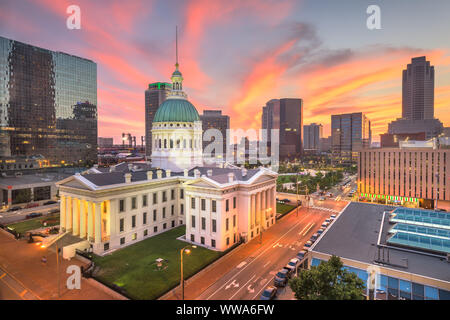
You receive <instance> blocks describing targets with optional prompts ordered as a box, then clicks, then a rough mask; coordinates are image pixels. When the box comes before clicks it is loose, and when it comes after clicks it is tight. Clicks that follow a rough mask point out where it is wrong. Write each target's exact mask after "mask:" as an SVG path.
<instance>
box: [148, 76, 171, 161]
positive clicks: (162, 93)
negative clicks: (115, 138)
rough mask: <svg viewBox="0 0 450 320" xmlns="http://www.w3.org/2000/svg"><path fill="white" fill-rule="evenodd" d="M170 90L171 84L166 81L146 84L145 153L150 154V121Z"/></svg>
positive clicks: (151, 121)
mask: <svg viewBox="0 0 450 320" xmlns="http://www.w3.org/2000/svg"><path fill="white" fill-rule="evenodd" d="M170 91H172V84H171V83H167V82H155V83H150V84H149V85H148V89H147V90H145V155H146V156H147V158H148V157H150V156H151V155H152V123H153V118H154V117H155V114H156V111H157V110H158V108H159V105H160V104H161V103H163V102H164V101H166V98H167V96H168V94H169V93H170Z"/></svg>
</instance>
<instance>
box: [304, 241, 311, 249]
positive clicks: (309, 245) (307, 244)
mask: <svg viewBox="0 0 450 320" xmlns="http://www.w3.org/2000/svg"><path fill="white" fill-rule="evenodd" d="M311 246H312V241H311V240H308V241H306V243H305V247H307V248H309V247H311Z"/></svg>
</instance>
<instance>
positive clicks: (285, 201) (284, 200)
mask: <svg viewBox="0 0 450 320" xmlns="http://www.w3.org/2000/svg"><path fill="white" fill-rule="evenodd" d="M281 201H283V202H284V203H288V202H291V200H289V199H287V198H286V199H283V200H281Z"/></svg>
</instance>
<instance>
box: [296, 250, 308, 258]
mask: <svg viewBox="0 0 450 320" xmlns="http://www.w3.org/2000/svg"><path fill="white" fill-rule="evenodd" d="M305 255H306V251H305V250H301V251H299V252H298V253H297V259H299V260H302V259H303V258H304V257H305Z"/></svg>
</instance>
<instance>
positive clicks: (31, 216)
mask: <svg viewBox="0 0 450 320" xmlns="http://www.w3.org/2000/svg"><path fill="white" fill-rule="evenodd" d="M40 216H42V213H40V212H32V213H29V214H27V215H26V216H25V218H26V219H31V218H37V217H40Z"/></svg>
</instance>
